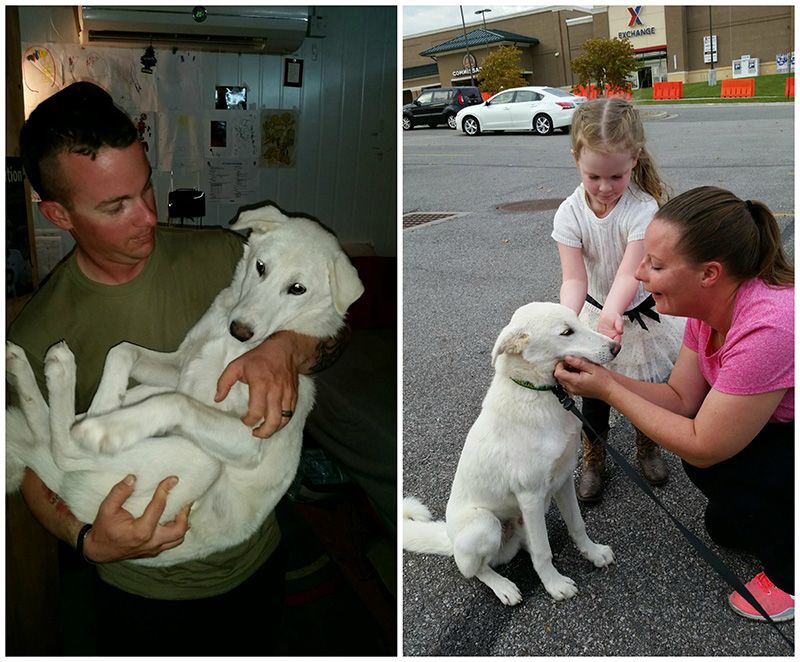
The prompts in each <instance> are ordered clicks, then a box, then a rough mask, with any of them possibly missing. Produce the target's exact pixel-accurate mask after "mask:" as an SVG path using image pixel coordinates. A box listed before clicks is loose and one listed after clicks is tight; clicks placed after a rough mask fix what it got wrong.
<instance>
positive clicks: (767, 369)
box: [683, 279, 794, 422]
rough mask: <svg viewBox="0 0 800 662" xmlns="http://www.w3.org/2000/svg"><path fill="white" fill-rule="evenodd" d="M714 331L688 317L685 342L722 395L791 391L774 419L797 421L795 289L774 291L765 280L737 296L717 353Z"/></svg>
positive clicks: (748, 284)
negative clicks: (730, 318)
mask: <svg viewBox="0 0 800 662" xmlns="http://www.w3.org/2000/svg"><path fill="white" fill-rule="evenodd" d="M711 333H712V329H711V327H710V326H708V324H706V323H704V322H701V321H700V320H696V319H688V320H687V322H686V331H685V333H684V338H683V343H684V345H686V347H688V348H689V349H691V350H692V351H693V352H696V353H697V359H698V363H699V364H700V372H701V373H702V375H703V377H704V378H705V380H706V381H707V382H708V383H709V385H710V386H711V387H712V388H713V389H714V390H716V391H719V392H720V393H729V394H731V395H755V394H757V393H769V392H770V391H779V390H781V389H784V388H786V389H789V390H788V391H786V395H784V397H783V398H782V399H781V401H780V404H778V407H777V409H776V410H775V412H774V413H773V414H772V417H771V418H770V421H771V422H775V421H783V422H786V421H793V420H794V287H784V288H777V287H770V286H769V285H767V284H766V283H764V281H762V280H760V279H753V280H749V281H746V282H744V283H742V285H741V286H740V287H739V290H738V291H737V293H736V301H735V303H734V309H733V319H732V320H731V328H730V330H729V331H728V334H727V336H726V337H725V342H724V343H723V345H722V347H720V348H719V349H718V350H717V351H716V352H712V351H711V348H710V347H709V342H710V340H711Z"/></svg>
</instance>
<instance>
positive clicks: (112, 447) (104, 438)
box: [71, 416, 138, 455]
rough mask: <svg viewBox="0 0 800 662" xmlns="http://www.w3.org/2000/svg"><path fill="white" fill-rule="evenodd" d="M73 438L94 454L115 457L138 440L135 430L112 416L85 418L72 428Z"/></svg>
mask: <svg viewBox="0 0 800 662" xmlns="http://www.w3.org/2000/svg"><path fill="white" fill-rule="evenodd" d="M71 434H72V438H73V439H74V440H75V441H77V442H78V443H79V444H80V445H81V446H82V447H83V448H85V449H86V450H88V451H91V452H92V453H105V454H108V455H113V454H115V453H119V452H120V451H121V450H123V449H124V448H126V447H127V446H129V445H130V444H132V443H134V442H135V441H136V440H137V438H138V437H137V436H136V434H135V430H134V429H132V428H131V426H127V425H125V424H124V422H115V421H114V420H112V417H110V416H96V417H93V418H85V419H83V420H82V421H80V422H79V423H76V424H75V425H74V426H73V427H72V432H71Z"/></svg>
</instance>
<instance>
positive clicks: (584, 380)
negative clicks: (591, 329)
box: [553, 356, 614, 401]
mask: <svg viewBox="0 0 800 662" xmlns="http://www.w3.org/2000/svg"><path fill="white" fill-rule="evenodd" d="M553 375H554V376H555V378H556V379H557V380H558V381H559V382H560V383H561V384H562V385H563V386H564V388H566V389H567V391H569V393H570V395H581V396H584V397H587V398H594V399H595V400H603V401H606V400H607V399H608V396H609V393H610V390H611V387H612V385H613V383H614V378H613V376H612V375H611V373H610V372H609V371H608V370H606V369H605V368H604V367H602V366H599V365H597V364H595V363H592V362H590V361H586V360H585V359H579V358H575V357H573V356H568V357H566V358H565V359H564V360H563V361H559V362H558V364H556V369H555V372H554V373H553Z"/></svg>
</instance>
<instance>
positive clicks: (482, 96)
mask: <svg viewBox="0 0 800 662" xmlns="http://www.w3.org/2000/svg"><path fill="white" fill-rule="evenodd" d="M490 96H492V95H491V94H489V93H488V92H481V98H482V99H483V100H484V101H488V100H489V97H490Z"/></svg>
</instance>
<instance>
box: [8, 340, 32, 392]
mask: <svg viewBox="0 0 800 662" xmlns="http://www.w3.org/2000/svg"><path fill="white" fill-rule="evenodd" d="M30 370H31V368H30V364H29V363H28V357H27V356H26V355H25V350H24V349H22V347H20V346H19V345H15V344H14V343H12V342H6V377H7V378H8V381H9V382H10V383H11V385H12V386H15V387H17V388H20V387H21V386H24V385H25V382H26V379H25V378H26V376H28V373H30V376H31V377H32V376H33V373H32V372H30Z"/></svg>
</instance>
